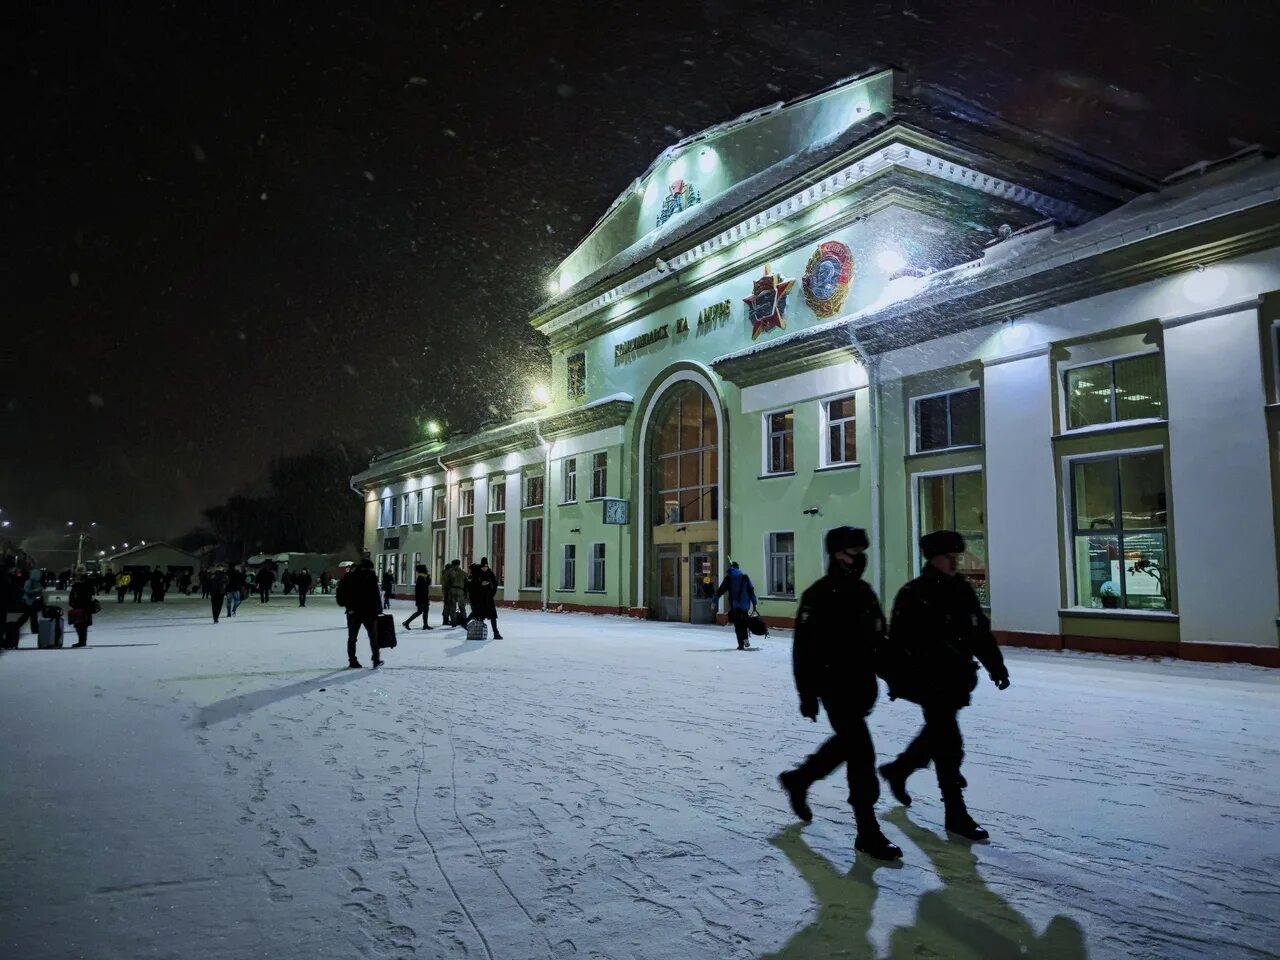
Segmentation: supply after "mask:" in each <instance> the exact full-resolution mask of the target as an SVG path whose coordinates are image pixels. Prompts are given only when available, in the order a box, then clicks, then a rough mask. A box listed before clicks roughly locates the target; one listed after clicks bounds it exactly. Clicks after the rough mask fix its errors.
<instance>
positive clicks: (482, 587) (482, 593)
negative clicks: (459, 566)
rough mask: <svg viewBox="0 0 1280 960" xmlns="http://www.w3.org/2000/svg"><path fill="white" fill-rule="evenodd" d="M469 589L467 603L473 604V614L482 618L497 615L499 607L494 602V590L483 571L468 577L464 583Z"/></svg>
mask: <svg viewBox="0 0 1280 960" xmlns="http://www.w3.org/2000/svg"><path fill="white" fill-rule="evenodd" d="M464 586H465V588H466V591H467V603H468V604H470V606H471V615H472V616H473V617H478V618H479V619H481V620H489V619H492V618H495V617H497V615H498V608H497V606H496V605H495V604H494V602H493V590H492V589H491V588H490V586H489V581H488V579H487V578H486V577H485V575H484V574H483V573H482V574H480V575H479V576H476V577H467V579H466V583H465V584H464Z"/></svg>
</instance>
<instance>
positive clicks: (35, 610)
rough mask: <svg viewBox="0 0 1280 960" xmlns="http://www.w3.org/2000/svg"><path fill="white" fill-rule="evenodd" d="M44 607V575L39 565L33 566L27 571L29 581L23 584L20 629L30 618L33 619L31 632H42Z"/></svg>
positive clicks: (19, 619)
mask: <svg viewBox="0 0 1280 960" xmlns="http://www.w3.org/2000/svg"><path fill="white" fill-rule="evenodd" d="M43 609H44V577H43V575H42V574H41V571H40V568H39V567H32V568H31V570H30V571H29V572H28V573H27V581H26V583H24V584H23V585H22V616H20V617H19V618H18V630H19V631H21V630H22V625H23V624H24V623H26V622H27V621H28V620H30V621H31V632H32V633H36V634H38V633H39V632H40V611H41V610H43Z"/></svg>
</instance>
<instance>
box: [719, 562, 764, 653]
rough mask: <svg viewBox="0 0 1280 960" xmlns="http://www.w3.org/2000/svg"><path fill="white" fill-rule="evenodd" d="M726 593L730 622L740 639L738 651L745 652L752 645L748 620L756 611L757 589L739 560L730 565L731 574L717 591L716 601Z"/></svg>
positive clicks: (729, 573) (726, 575) (727, 574)
mask: <svg viewBox="0 0 1280 960" xmlns="http://www.w3.org/2000/svg"><path fill="white" fill-rule="evenodd" d="M726 593H727V594H728V595H729V610H728V614H729V622H730V623H732V624H733V632H734V634H736V635H737V637H738V649H739V650H745V649H747V647H748V646H749V645H750V643H751V640H750V639H749V638H750V634H749V633H748V631H747V618H748V617H749V616H750V615H751V613H752V612H755V611H756V588H755V586H754V585H753V584H752V583H751V578H750V577H748V576H747V575H746V574H745V573H743V572H742V568H741V567H739V566H738V561H737V560H734V561H733V562H732V563H730V564H729V572H728V573H726V574H725V575H724V580H722V581H721V582H720V587H719V589H717V590H716V595H715V599H716V601H717V602H719V600H720V598H721V597H722V596H724V595H725V594H726Z"/></svg>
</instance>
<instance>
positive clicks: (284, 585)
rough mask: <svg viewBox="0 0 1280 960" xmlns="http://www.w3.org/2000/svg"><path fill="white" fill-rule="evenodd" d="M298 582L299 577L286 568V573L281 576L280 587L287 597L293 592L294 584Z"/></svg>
mask: <svg viewBox="0 0 1280 960" xmlns="http://www.w3.org/2000/svg"><path fill="white" fill-rule="evenodd" d="M297 582H298V578H297V576H296V575H295V574H294V572H293V571H292V570H290V569H289V568H288V567H285V568H284V573H282V574H280V587H281V589H282V590H283V592H284V595H285V596H286V597H287V596H288V595H289V594H290V593H291V592H292V591H293V587H294V584H296V583H297Z"/></svg>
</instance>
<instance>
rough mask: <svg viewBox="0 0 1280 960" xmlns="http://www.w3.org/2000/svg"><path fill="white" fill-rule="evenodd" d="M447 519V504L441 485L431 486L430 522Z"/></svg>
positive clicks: (439, 521)
mask: <svg viewBox="0 0 1280 960" xmlns="http://www.w3.org/2000/svg"><path fill="white" fill-rule="evenodd" d="M447 519H449V505H448V503H447V502H446V501H445V488H444V487H443V486H439V487H432V488H431V522H432V523H441V522H443V521H445V520H447Z"/></svg>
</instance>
